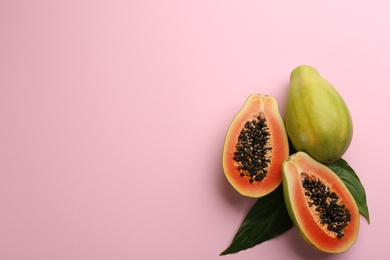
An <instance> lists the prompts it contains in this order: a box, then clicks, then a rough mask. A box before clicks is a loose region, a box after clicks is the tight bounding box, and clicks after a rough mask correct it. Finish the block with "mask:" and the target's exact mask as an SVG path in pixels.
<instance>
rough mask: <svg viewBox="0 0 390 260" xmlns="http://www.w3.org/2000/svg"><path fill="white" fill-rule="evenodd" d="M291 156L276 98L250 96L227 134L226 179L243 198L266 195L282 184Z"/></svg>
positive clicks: (224, 157)
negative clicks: (287, 162)
mask: <svg viewBox="0 0 390 260" xmlns="http://www.w3.org/2000/svg"><path fill="white" fill-rule="evenodd" d="M288 155H289V146H288V139H287V133H286V130H285V127H284V123H283V119H282V117H281V115H280V112H279V107H278V103H277V101H276V99H275V98H274V97H272V96H265V95H260V94H252V95H250V96H249V97H248V98H247V100H246V102H245V104H244V106H243V107H242V108H241V110H240V111H239V112H238V114H237V115H236V116H235V118H234V119H233V121H232V122H231V124H230V127H229V129H228V131H227V134H226V138H225V144H224V147H223V156H222V164H223V170H224V173H225V176H226V178H227V179H228V181H229V182H230V184H231V185H232V186H233V187H234V188H235V189H236V190H237V191H238V192H239V193H240V194H242V195H244V196H248V197H253V198H259V197H262V196H265V195H267V194H269V193H270V192H272V191H273V190H275V189H276V188H277V187H278V186H279V184H280V183H281V182H282V163H283V161H284V160H285V159H286V158H287V157H288Z"/></svg>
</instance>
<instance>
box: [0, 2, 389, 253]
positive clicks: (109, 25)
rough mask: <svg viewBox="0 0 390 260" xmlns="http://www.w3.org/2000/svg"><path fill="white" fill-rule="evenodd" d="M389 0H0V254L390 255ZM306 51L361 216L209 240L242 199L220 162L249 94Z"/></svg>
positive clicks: (279, 84)
mask: <svg viewBox="0 0 390 260" xmlns="http://www.w3.org/2000/svg"><path fill="white" fill-rule="evenodd" d="M389 28H390V2H389V1H387V0H382V1H357V0H354V1H336V0H329V1H309V0H307V1H303V0H298V1H258V0H256V1H229V0H223V1H222V0H207V1H206V0H199V1H186V0H177V1H175V0H169V1H147V0H145V1H87V0H77V1H76V0H75V1H49V0H46V1H44V0H37V1H5V0H3V1H1V2H0V122H1V127H0V212H1V213H0V259H4V260H19V259H20V260H22V259H23V260H25V259H180V260H181V259H188V260H198V259H240V260H244V259H263V258H264V259H265V258H267V259H314V258H315V259H385V258H390V252H389V246H388V242H389V241H388V237H389V232H390V229H389V223H388V220H389V218H390V213H389V205H390V203H389V201H388V200H389V198H390V196H389V182H390V177H389V176H390V174H389V172H388V168H389V167H388V163H389V154H388V153H387V151H388V148H389V145H390V142H389V131H390V127H389V124H388V119H389V112H388V108H389V100H390V92H389V88H390V76H389V75H390V29H389ZM300 64H309V65H312V66H314V67H316V68H317V69H318V70H319V71H320V72H321V73H322V75H323V76H324V77H326V78H327V79H328V80H329V81H330V82H332V83H333V85H334V86H335V87H336V88H337V89H338V90H339V92H340V93H341V94H342V96H343V97H344V98H345V101H346V102H347V104H348V105H349V108H350V111H351V113H352V117H353V121H354V127H355V131H354V137H353V141H352V144H351V146H350V148H349V150H348V151H347V153H346V154H345V155H344V159H346V160H347V161H348V162H349V163H350V164H351V166H352V167H353V168H354V169H355V171H356V172H357V174H358V175H359V177H360V179H361V181H362V183H363V185H364V187H365V188H366V192H367V199H368V206H369V210H370V214H371V224H370V225H369V224H368V223H367V221H365V219H364V218H361V228H360V233H359V237H358V240H357V242H356V244H355V245H354V246H353V247H352V248H351V249H350V250H349V251H348V252H346V253H345V254H342V255H327V254H323V253H320V252H317V251H316V250H314V249H312V248H311V247H310V246H308V245H307V244H306V243H305V242H304V241H303V240H302V239H301V238H300V236H299V234H298V233H297V231H296V230H295V229H291V230H289V231H288V232H286V233H285V234H283V235H281V236H279V237H278V238H277V239H274V240H271V241H269V242H266V243H263V244H261V245H259V246H256V247H254V248H252V249H249V250H246V251H243V252H240V253H238V254H235V255H230V256H224V257H222V256H219V253H220V252H221V251H222V250H224V249H225V248H226V247H227V246H228V245H229V243H230V242H231V240H232V238H233V236H234V234H235V232H236V231H237V229H238V227H239V225H240V223H241V221H242V220H243V218H244V216H245V215H246V213H247V211H248V210H249V208H250V207H251V205H252V204H253V203H254V201H255V200H254V199H249V198H245V197H242V196H240V195H238V193H237V192H235V191H234V190H233V189H232V188H231V187H230V185H229V184H228V183H227V181H226V179H225V177H224V175H223V172H222V168H221V152H222V146H223V142H224V137H225V133H226V130H227V128H228V126H229V124H230V122H231V120H232V118H233V117H234V115H235V114H236V113H237V112H238V110H239V109H240V108H241V106H242V104H243V103H244V101H245V99H246V97H247V96H248V95H249V94H251V93H262V94H269V95H273V96H275V97H277V99H278V100H279V103H280V107H281V111H282V113H284V101H285V97H286V90H287V86H288V84H289V74H290V72H291V70H292V69H293V68H295V67H296V66H298V65H300Z"/></svg>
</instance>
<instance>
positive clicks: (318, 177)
mask: <svg viewBox="0 0 390 260" xmlns="http://www.w3.org/2000/svg"><path fill="white" fill-rule="evenodd" d="M283 191H284V197H285V202H286V206H287V210H288V212H289V215H290V217H291V219H292V220H293V222H294V224H295V226H296V227H297V228H298V230H299V232H300V234H301V236H302V237H303V238H304V239H305V240H306V241H307V242H308V243H309V244H311V245H312V246H313V247H314V248H316V249H318V250H320V251H323V252H327V253H342V252H345V251H347V250H348V249H349V248H350V247H351V246H352V245H353V244H354V243H355V241H356V239H357V236H358V232H359V225H360V215H359V210H358V207H357V204H356V202H355V200H354V198H353V196H352V195H351V193H350V192H349V190H348V188H347V187H346V186H345V185H344V183H343V182H342V180H341V179H340V178H339V177H338V176H337V175H336V174H335V173H334V172H333V171H332V170H330V169H329V168H328V167H326V166H325V165H323V164H321V163H320V162H318V161H316V160H314V159H313V158H312V157H310V156H309V155H308V154H306V153H305V152H297V153H296V154H293V155H291V156H290V157H289V158H288V159H287V160H286V161H285V162H284V163H283Z"/></svg>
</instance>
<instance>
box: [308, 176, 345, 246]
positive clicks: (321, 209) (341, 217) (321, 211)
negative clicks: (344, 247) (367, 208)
mask: <svg viewBox="0 0 390 260" xmlns="http://www.w3.org/2000/svg"><path fill="white" fill-rule="evenodd" d="M302 185H303V188H304V190H305V195H306V199H307V202H308V204H309V207H314V208H315V211H316V212H317V213H318V215H319V217H320V223H321V224H322V225H325V226H326V228H327V230H329V231H331V232H334V233H336V235H337V237H338V238H342V237H343V236H344V228H345V227H346V226H348V223H349V222H350V221H351V215H350V213H349V210H348V209H347V208H346V207H345V205H344V204H343V202H342V201H340V200H339V197H338V196H337V194H336V193H335V192H333V191H332V190H331V189H330V188H329V187H328V186H326V185H324V184H323V183H322V182H321V181H320V180H315V179H311V178H306V177H304V178H303V179H302Z"/></svg>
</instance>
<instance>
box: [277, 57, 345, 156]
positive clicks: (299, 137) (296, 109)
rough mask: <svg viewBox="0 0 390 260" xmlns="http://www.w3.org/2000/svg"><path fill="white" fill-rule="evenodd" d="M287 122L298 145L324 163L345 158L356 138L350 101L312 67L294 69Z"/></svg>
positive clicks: (303, 66) (292, 140) (289, 91)
mask: <svg viewBox="0 0 390 260" xmlns="http://www.w3.org/2000/svg"><path fill="white" fill-rule="evenodd" d="M285 122H286V130H287V134H288V136H289V138H290V140H291V143H292V145H293V146H294V148H295V149H296V150H297V151H304V152H306V153H308V154H309V155H310V156H312V157H313V158H314V159H316V160H318V161H320V162H324V163H325V162H330V161H335V160H337V159H339V158H341V156H342V155H343V154H344V153H345V152H346V150H347V148H348V147H349V145H350V143H351V140H352V132H353V127H352V119H351V115H350V112H349V110H348V107H347V105H346V103H345V102H344V100H343V98H342V97H341V96H340V94H339V93H338V92H337V90H336V89H335V88H334V87H333V86H332V85H331V84H330V83H329V82H328V81H327V80H326V79H325V78H323V77H322V76H321V75H320V74H319V73H318V71H317V70H316V69H315V68H313V67H311V66H306V65H302V66H298V67H297V68H295V69H294V70H293V71H292V72H291V75H290V86H289V89H288V93H287V100H286V112H285Z"/></svg>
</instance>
